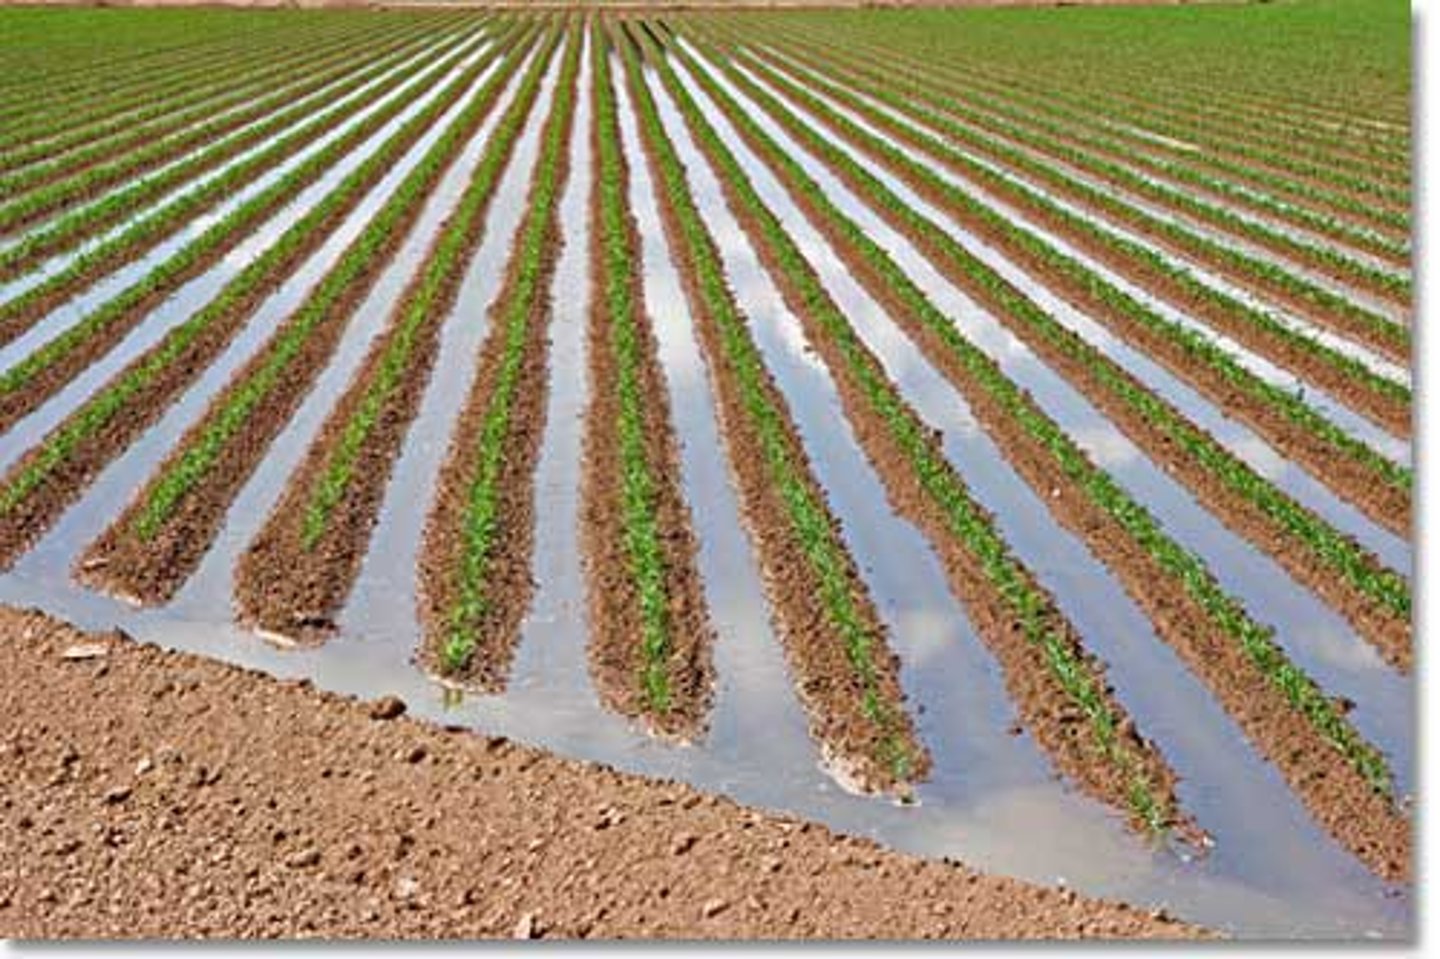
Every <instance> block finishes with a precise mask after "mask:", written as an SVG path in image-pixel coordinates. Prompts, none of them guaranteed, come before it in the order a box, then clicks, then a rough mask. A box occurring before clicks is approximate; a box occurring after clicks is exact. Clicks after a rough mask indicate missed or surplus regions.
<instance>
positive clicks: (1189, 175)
mask: <svg viewBox="0 0 1440 959" xmlns="http://www.w3.org/2000/svg"><path fill="white" fill-rule="evenodd" d="M785 49H787V50H790V51H793V52H797V53H798V52H799V51H804V53H805V54H806V57H805V62H807V63H811V64H812V65H813V63H814V62H815V61H816V60H818V61H820V62H826V61H831V62H833V61H835V60H844V61H848V62H849V63H851V64H852V65H854V66H857V67H861V66H863V67H865V68H867V69H868V70H869V71H875V72H876V73H878V74H884V75H885V76H886V78H887V79H888V81H889V83H888V87H889V89H891V90H892V91H894V92H896V93H903V94H906V95H908V96H918V97H921V98H928V96H929V95H931V94H933V93H935V92H944V93H946V94H949V95H951V96H953V97H955V98H956V99H957V101H958V102H959V103H960V104H962V105H963V107H964V110H965V111H966V113H967V114H970V115H972V116H974V117H975V118H976V119H977V120H981V121H983V122H984V123H985V124H987V125H991V124H995V123H1010V124H1017V125H1019V126H1021V127H1029V128H1034V129H1039V130H1042V131H1044V132H1045V133H1047V134H1048V135H1050V136H1051V137H1054V138H1056V139H1059V140H1063V141H1065V142H1067V143H1074V144H1076V145H1079V146H1082V147H1084V148H1085V149H1086V150H1088V151H1089V152H1091V153H1094V154H1096V155H1098V156H1099V157H1100V158H1102V159H1104V160H1106V161H1109V162H1113V163H1119V164H1121V165H1124V166H1126V167H1128V168H1131V169H1132V170H1139V171H1143V173H1144V174H1146V175H1151V176H1155V177H1159V178H1160V179H1162V180H1163V181H1165V182H1168V183H1171V184H1176V185H1178V186H1180V188H1182V189H1183V188H1185V187H1189V188H1198V189H1199V190H1200V191H1201V193H1202V194H1204V195H1208V196H1210V197H1213V198H1214V199H1217V200H1220V201H1222V202H1225V203H1229V204H1234V205H1236V206H1239V207H1242V208H1244V209H1246V210H1249V211H1252V212H1254V213H1258V214H1260V215H1262V216H1264V217H1267V218H1270V219H1271V220H1273V221H1278V222H1281V223H1285V224H1289V225H1291V226H1293V227H1298V228H1299V229H1301V230H1307V231H1310V232H1312V233H1314V234H1318V235H1319V236H1322V237H1325V238H1327V239H1328V240H1330V241H1333V242H1335V243H1338V244H1341V245H1342V246H1344V247H1350V248H1353V249H1357V250H1362V251H1365V252H1369V253H1372V254H1375V255H1376V256H1378V257H1381V258H1383V259H1384V260H1385V261H1387V262H1388V263H1390V264H1391V265H1394V266H1404V265H1406V264H1407V263H1408V261H1409V254H1410V244H1409V237H1408V234H1406V235H1399V234H1390V235H1386V234H1381V233H1377V232H1376V231H1375V230H1373V229H1370V228H1367V227H1361V226H1358V225H1355V224H1352V223H1350V222H1348V221H1346V220H1343V219H1337V218H1336V217H1334V216H1331V215H1328V214H1326V213H1324V212H1321V211H1316V210H1312V209H1310V208H1308V207H1304V206H1298V205H1296V204H1294V203H1288V202H1283V201H1280V200H1277V199H1275V198H1274V197H1272V196H1270V195H1269V194H1266V193H1263V192H1261V191H1257V190H1254V189H1245V188H1241V187H1239V186H1237V185H1235V184H1234V183H1232V182H1230V181H1229V180H1226V179H1222V178H1219V177H1217V176H1215V175H1213V174H1211V173H1207V172H1206V171H1205V170H1203V169H1202V168H1200V167H1199V166H1198V165H1195V164H1193V163H1188V162H1185V161H1182V160H1179V159H1167V158H1165V157H1163V156H1156V155H1153V154H1151V153H1150V152H1148V146H1149V143H1148V141H1146V140H1145V139H1144V138H1143V137H1138V136H1132V137H1130V138H1129V139H1126V138H1125V137H1124V136H1123V131H1118V130H1115V129H1113V128H1111V127H1105V126H1101V127H1099V128H1098V129H1097V128H1096V127H1094V126H1091V125H1089V124H1086V123H1083V122H1080V121H1079V120H1077V118H1075V117H1074V116H1073V115H1068V114H1064V113H1063V112H1061V111H1057V110H1055V109H1051V110H1049V111H1045V112H1042V111H1040V110H1038V109H1033V108H1021V107H1020V106H1017V105H1016V104H1015V103H1014V102H1011V101H1009V100H1007V99H1004V98H1002V97H1001V96H999V95H996V94H995V92H994V91H991V90H986V91H985V94H986V95H985V96H981V95H980V93H979V91H978V90H977V89H975V88H973V87H967V86H966V85H965V84H964V83H961V82H956V81H952V80H949V79H948V74H947V72H946V70H945V68H944V66H943V65H931V64H925V63H918V62H915V61H914V60H912V59H909V58H906V57H904V56H903V55H900V54H895V53H894V52H893V51H892V52H888V53H877V52H871V53H867V52H865V51H861V50H855V49H850V50H845V51H842V50H838V49H837V48H835V47H834V46H831V45H821V44H817V43H815V42H813V41H812V39H811V38H809V37H805V36H793V37H787V38H786V43H785ZM897 76H901V77H904V82H903V86H902V87H901V88H899V89H897V88H896V83H897V81H896V77H897Z"/></svg>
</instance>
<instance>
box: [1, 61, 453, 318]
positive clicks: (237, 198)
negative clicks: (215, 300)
mask: <svg viewBox="0 0 1440 959" xmlns="http://www.w3.org/2000/svg"><path fill="white" fill-rule="evenodd" d="M452 40H453V38H452V37H442V38H438V39H437V40H436V41H434V42H428V43H426V44H425V45H424V47H423V48H422V49H419V50H413V51H410V52H405V53H402V54H399V55H397V56H393V57H389V58H387V60H388V61H390V62H391V65H390V66H389V68H388V69H386V70H385V71H384V72H383V73H382V74H380V75H379V76H377V77H375V78H374V79H373V80H371V81H369V82H367V83H365V84H364V85H362V86H361V87H359V88H358V89H356V90H353V91H351V92H350V93H348V94H346V95H345V96H343V97H341V98H340V99H338V100H332V99H330V92H331V90H333V88H334V87H336V86H337V85H339V84H342V83H344V82H346V80H347V79H348V77H340V78H338V79H336V80H334V81H333V82H331V83H329V84H326V86H325V87H323V88H322V89H320V90H318V91H316V92H314V93H312V94H310V95H309V96H307V97H305V98H303V99H302V100H299V101H297V102H296V103H291V104H286V105H285V106H284V108H283V109H285V110H290V109H292V108H294V107H296V106H300V105H305V104H309V105H311V107H312V108H313V110H312V112H310V113H308V114H307V115H305V116H304V117H302V118H300V119H298V120H296V121H295V122H294V123H292V124H290V125H289V126H287V127H285V128H283V129H281V130H279V131H277V132H276V133H275V134H274V136H273V137H271V138H268V139H266V140H264V141H261V142H259V143H256V144H255V145H253V146H251V147H249V148H247V149H245V150H242V151H241V152H240V153H237V154H236V155H235V156H233V157H231V158H230V159H229V160H227V161H225V162H224V163H221V164H220V165H218V166H216V167H215V168H213V169H211V170H207V171H205V172H204V173H201V174H200V175H199V176H197V177H195V178H194V179H192V180H190V181H188V182H186V183H184V184H181V185H180V186H177V187H175V188H174V189H172V190H170V191H169V192H168V193H165V194H164V195H162V196H160V197H158V198H156V199H155V200H153V201H150V202H149V203H147V204H146V205H145V207H144V208H143V209H141V210H139V211H138V212H137V213H136V214H135V215H134V216H131V217H129V218H127V219H124V220H122V221H121V222H119V223H117V224H116V225H115V226H113V227H111V228H110V229H108V230H106V231H104V232H103V233H100V234H99V235H97V236H95V237H92V238H90V239H88V240H86V241H85V242H83V243H81V244H80V245H79V246H77V247H75V249H73V250H71V251H70V252H67V253H62V254H59V255H57V256H53V257H51V258H50V259H48V260H46V261H45V262H43V263H41V264H39V265H37V266H36V267H35V268H33V269H31V270H30V271H29V272H27V273H25V274H24V275H23V276H21V277H19V278H17V279H15V280H12V281H10V282H7V283H0V303H3V302H7V301H9V300H12V299H14V298H16V297H18V296H20V295H22V294H24V293H25V292H27V291H28V290H31V289H33V288H34V287H36V286H38V285H40V284H41V283H42V282H44V281H45V280H48V279H49V278H50V277H52V276H55V275H56V274H58V273H61V272H62V271H64V270H66V269H68V268H69V267H70V266H71V264H73V263H75V262H76V261H78V260H80V259H81V258H82V257H85V256H86V255H88V254H89V253H90V252H91V251H93V250H94V249H96V248H97V247H99V246H101V245H103V244H105V243H107V242H110V241H111V240H113V239H115V238H116V237H119V236H121V235H123V234H124V233H125V232H126V231H128V230H130V229H132V228H133V227H134V226H135V225H136V224H137V223H140V222H142V221H145V220H149V219H151V218H153V217H155V216H156V215H157V213H158V212H159V211H161V210H163V208H164V207H167V206H169V205H170V204H171V203H172V202H173V201H175V200H176V199H177V198H179V197H181V196H182V195H189V194H193V193H196V192H198V191H199V190H202V189H204V187H205V185H206V184H208V183H211V182H213V181H215V180H217V179H220V178H221V177H224V176H225V175H226V174H227V173H228V172H229V171H230V170H232V169H233V168H235V167H238V166H240V165H242V164H244V163H247V162H249V161H250V160H251V159H252V158H253V157H255V156H256V155H258V154H260V153H263V152H265V151H266V150H268V149H269V148H270V147H271V146H272V145H273V144H274V143H275V142H276V141H277V140H280V139H283V138H284V137H287V136H289V135H291V134H292V133H294V132H295V131H297V130H299V129H301V128H303V127H305V126H306V125H308V124H309V123H311V122H312V121H314V120H315V119H316V117H317V116H319V115H321V114H323V113H328V112H330V111H331V110H333V109H335V108H337V107H341V106H343V105H346V104H353V103H356V102H361V101H364V100H367V99H368V98H370V96H371V95H372V93H373V91H374V90H375V88H376V87H377V86H379V85H380V84H382V83H384V82H385V81H386V79H388V78H389V77H392V76H394V75H395V74H396V73H397V72H399V71H401V70H403V69H405V68H406V67H408V66H410V65H411V64H413V63H414V62H415V61H417V60H420V59H423V58H428V57H433V56H434V55H435V53H436V51H437V50H438V49H439V48H440V47H441V46H442V45H445V44H448V43H450V42H452ZM383 102H384V98H382V99H380V100H376V101H375V103H374V104H368V105H367V106H366V107H365V108H364V110H363V113H364V114H366V115H368V114H369V113H371V112H373V110H374V109H376V108H378V106H379V105H380V104H381V103H383ZM267 120H268V117H267V118H262V119H261V120H259V121H257V122H259V123H263V122H266V121H267ZM350 125H351V123H350V122H348V121H347V122H345V123H342V124H340V126H343V127H344V128H345V129H348V128H349V127H350ZM246 129H248V127H247V128H246ZM243 134H244V130H241V131H238V132H237V133H234V134H231V136H229V137H226V138H225V139H224V140H223V141H221V143H222V144H223V143H225V142H229V141H230V140H232V139H234V138H235V137H238V136H242V135H243ZM336 135H343V130H341V131H340V132H339V133H338V134H336ZM331 139H333V137H326V138H325V139H324V140H323V142H321V143H318V144H316V145H315V146H314V147H313V148H311V149H307V150H304V151H302V152H301V155H299V156H297V157H294V158H292V159H290V160H288V161H286V162H285V163H284V164H283V165H282V166H281V167H278V168H277V169H276V170H272V171H270V172H268V173H263V174H262V175H261V176H260V177H257V178H256V180H255V181H252V183H251V184H249V185H247V186H242V187H241V189H240V190H237V191H236V192H235V193H233V194H232V195H231V196H230V197H228V198H227V199H226V200H224V201H222V203H220V204H217V205H216V206H215V207H214V208H212V210H211V211H210V212H208V213H206V214H205V215H204V216H201V217H197V218H195V219H193V220H190V221H188V222H187V224H186V228H185V229H184V230H181V231H178V232H177V236H180V235H184V236H189V237H193V236H196V235H198V234H199V232H201V231H203V230H204V229H205V228H207V227H208V226H210V225H211V224H213V223H216V222H218V221H219V220H221V219H223V218H224V217H225V215H226V214H227V213H228V212H229V211H230V210H233V209H235V208H236V207H238V206H240V205H241V204H243V203H244V202H245V200H246V199H248V198H249V197H250V196H253V195H254V194H255V193H256V192H258V191H260V190H263V189H264V188H265V187H266V186H268V185H269V184H270V183H273V182H274V181H275V180H276V179H278V178H279V177H281V176H284V172H283V171H284V170H288V169H291V168H293V167H294V166H295V165H296V164H298V163H303V162H304V157H306V156H310V155H313V153H314V152H315V151H316V150H320V149H324V143H328V142H330V140H331ZM219 145H220V144H217V145H216V146H217V147H218V146H219ZM206 149H209V148H206ZM185 159H189V157H185V158H182V160H181V161H180V162H184V160H185ZM134 182H137V181H127V182H126V183H122V184H120V185H119V186H118V187H117V188H116V190H115V191H114V192H116V193H118V192H119V191H121V190H125V189H128V188H129V187H131V186H132V185H133V184H134ZM110 195H111V194H107V195H106V196H102V197H100V198H99V199H97V200H96V201H95V203H94V204H92V205H93V206H98V205H99V204H102V203H105V202H107V200H108V198H109V196H110ZM64 215H66V216H68V215H70V212H69V211H67V213H66V214H64ZM53 224H54V221H49V222H46V223H43V224H40V225H39V226H37V227H36V228H35V229H34V230H33V231H30V232H28V233H27V234H25V236H29V235H32V234H33V235H39V234H40V233H42V232H44V231H46V230H48V229H49V228H50V227H51V226H53ZM22 239H24V236H22V237H19V238H17V240H16V242H17V243H18V242H20V240H22ZM9 245H12V244H4V245H0V247H3V246H9ZM180 245H182V244H178V243H176V242H174V241H173V240H172V241H171V242H169V243H166V244H163V245H162V246H161V247H157V249H155V250H154V251H152V252H151V253H150V254H149V255H148V257H147V259H148V260H149V261H150V262H151V263H152V264H153V263H157V262H159V261H160V259H163V258H164V257H166V256H169V255H170V253H172V252H173V251H174V250H175V249H178V248H179V246H180ZM162 248H163V249H164V250H165V251H166V252H164V253H161V249H162ZM138 275H143V271H142V272H141V273H140V274H138Z"/></svg>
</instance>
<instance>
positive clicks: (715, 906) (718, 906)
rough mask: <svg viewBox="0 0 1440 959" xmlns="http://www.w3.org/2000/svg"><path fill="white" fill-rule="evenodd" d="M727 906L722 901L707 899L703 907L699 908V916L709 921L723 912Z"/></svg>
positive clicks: (726, 903)
mask: <svg viewBox="0 0 1440 959" xmlns="http://www.w3.org/2000/svg"><path fill="white" fill-rule="evenodd" d="M729 905H730V904H729V903H728V902H726V901H725V900H724V899H707V900H706V901H705V905H704V906H702V907H701V908H700V914H701V915H702V916H704V917H705V918H706V919H711V918H714V917H715V916H718V915H720V913H722V912H724V911H725V910H726V908H727V907H728V906H729Z"/></svg>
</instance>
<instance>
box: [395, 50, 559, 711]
mask: <svg viewBox="0 0 1440 959" xmlns="http://www.w3.org/2000/svg"><path fill="white" fill-rule="evenodd" d="M569 34H570V36H569V39H568V41H567V47H566V51H565V55H564V59H563V62H562V66H561V72H560V79H559V81H558V84H557V87H556V92H555V101H554V102H553V103H552V106H551V112H550V116H549V118H548V119H547V120H546V122H545V127H544V128H543V129H542V130H541V133H540V139H541V143H542V144H544V146H543V150H544V153H543V154H542V156H541V159H540V160H539V162H538V164H537V165H536V168H535V174H534V176H533V177H532V179H531V184H530V190H529V193H528V195H527V196H526V200H525V204H524V209H525V211H526V213H525V216H524V218H523V219H522V221H521V223H520V227H519V229H518V230H517V231H516V235H515V242H514V244H513V245H512V248H511V252H510V256H509V262H508V265H507V267H506V270H505V277H504V280H503V282H502V284H501V287H500V292H499V293H498V295H497V296H496V298H495V300H494V301H493V302H492V304H491V307H490V319H489V334H488V336H487V337H486V339H485V342H484V344H483V345H482V347H481V350H480V355H479V359H478V362H477V373H476V378H475V381H474V385H473V386H472V388H471V391H470V396H469V398H468V399H467V401H466V403H465V406H464V407H463V409H462V410H461V412H460V415H459V417H458V419H457V421H456V426H455V428H454V431H453V434H452V437H451V441H450V449H449V452H448V454H447V455H446V458H445V463H444V465H443V466H442V467H441V469H440V473H439V479H438V481H437V489H436V494H435V501H434V505H433V506H432V507H431V511H430V514H429V516H428V518H427V520H426V524H425V532H424V540H423V545H422V546H421V553H420V558H419V573H418V580H419V581H418V595H417V601H418V606H419V618H420V623H421V627H422V630H423V635H422V637H421V640H420V653H419V658H420V662H421V664H422V666H424V667H425V668H426V669H428V670H429V671H431V672H433V673H436V674H439V675H443V676H446V677H447V679H450V680H453V681H458V682H460V683H462V684H463V685H465V686H467V687H470V686H473V687H475V688H478V689H481V690H484V691H486V692H491V693H496V692H500V691H503V689H504V688H505V685H506V683H507V681H508V677H509V671H510V664H511V661H512V659H513V657H514V653H515V647H516V644H517V643H518V641H519V638H520V624H521V621H522V619H523V617H524V615H525V612H526V610H527V609H528V608H529V605H530V600H531V597H532V595H533V592H534V581H533V577H532V573H531V567H532V560H531V557H532V553H533V550H534V535H535V516H534V508H535V502H534V500H535V485H534V474H535V466H536V463H537V461H538V459H539V455H540V445H541V439H542V437H543V436H544V434H545V427H546V419H545V411H546V406H547V402H548V399H549V388H548V385H547V380H548V377H549V369H548V360H549V342H550V321H551V316H552V305H551V303H552V301H551V286H552V282H553V278H554V275H555V265H556V261H557V260H558V259H559V256H560V248H561V246H562V244H563V242H564V241H563V238H562V237H561V235H560V220H559V208H560V197H561V196H562V195H563V193H564V190H565V185H566V183H567V182H568V180H569V175H570V167H569V155H568V152H567V150H566V147H567V145H568V144H569V140H570V136H571V133H572V128H573V125H574V116H575V98H576V73H577V72H578V69H579V62H580V55H581V48H582V46H583V36H582V34H581V33H580V32H579V28H578V27H574V26H572V27H571V28H570V30H569ZM547 163H548V164H549V167H548V168H547ZM542 197H543V200H542ZM532 236H536V237H538V248H539V253H538V262H531V261H530V260H529V259H528V258H527V253H528V246H527V240H528V238H530V237H532ZM517 313H518V316H517V315H516V314H517ZM513 341H518V342H520V343H521V344H522V345H521V346H520V347H519V350H520V356H521V359H520V360H519V361H518V363H517V365H516V370H517V372H516V373H515V374H514V375H513V377H512V378H511V379H510V380H509V381H508V383H507V382H505V379H504V378H505V372H504V371H505V367H506V361H507V355H506V354H507V352H508V350H509V349H510V348H511V343H512V342H513ZM502 389H503V390H504V391H505V392H503V393H502V392H501V390H502ZM497 404H504V405H505V407H506V409H507V413H506V418H505V421H504V423H505V426H504V429H503V432H501V433H500V434H499V437H500V438H499V439H496V440H494V442H495V443H498V444H499V446H500V447H501V448H503V450H504V452H503V454H501V459H500V461H499V462H498V464H497V465H496V467H495V470H494V474H493V475H491V476H487V475H486V474H485V473H483V471H482V466H481V462H482V449H481V442H480V441H481V439H482V437H484V438H487V439H488V434H487V429H486V426H487V420H488V418H489V417H490V416H491V415H492V411H493V410H494V409H496V407H497ZM482 481H484V482H487V484H488V487H489V488H490V489H492V490H494V491H495V494H494V496H495V499H496V501H497V502H496V505H495V507H494V509H493V513H492V519H491V523H490V524H487V526H486V529H487V530H491V531H492V532H490V533H489V535H490V537H491V542H492V545H491V546H490V548H489V549H488V551H487V552H486V553H485V556H484V559H483V561H482V562H483V566H482V567H481V571H477V572H476V573H475V577H476V579H477V580H479V581H480V582H479V584H478V585H477V587H476V588H477V589H479V590H481V591H482V592H481V596H480V599H479V603H480V609H479V610H478V611H477V612H474V613H472V614H470V616H469V617H468V618H465V619H463V621H459V622H457V615H458V614H457V613H456V611H457V610H458V609H460V608H461V607H462V604H463V600H462V596H463V595H464V587H463V586H462V585H461V584H460V583H459V582H458V581H457V580H458V579H459V577H461V576H463V575H466V574H467V573H469V572H470V568H469V567H468V566H467V554H466V549H467V545H468V535H469V534H470V530H471V523H470V522H468V521H467V520H468V518H469V517H470V515H471V509H472V503H473V493H472V490H473V489H474V488H475V486H476V484H477V483H480V482H482ZM457 633H458V634H460V637H461V640H460V641H461V642H464V643H467V644H468V649H467V652H466V654H465V660H464V662H463V663H459V664H457V663H454V662H452V661H450V660H449V659H448V658H447V653H446V650H447V644H448V643H449V642H450V641H451V640H452V638H455V637H456V636H457Z"/></svg>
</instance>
